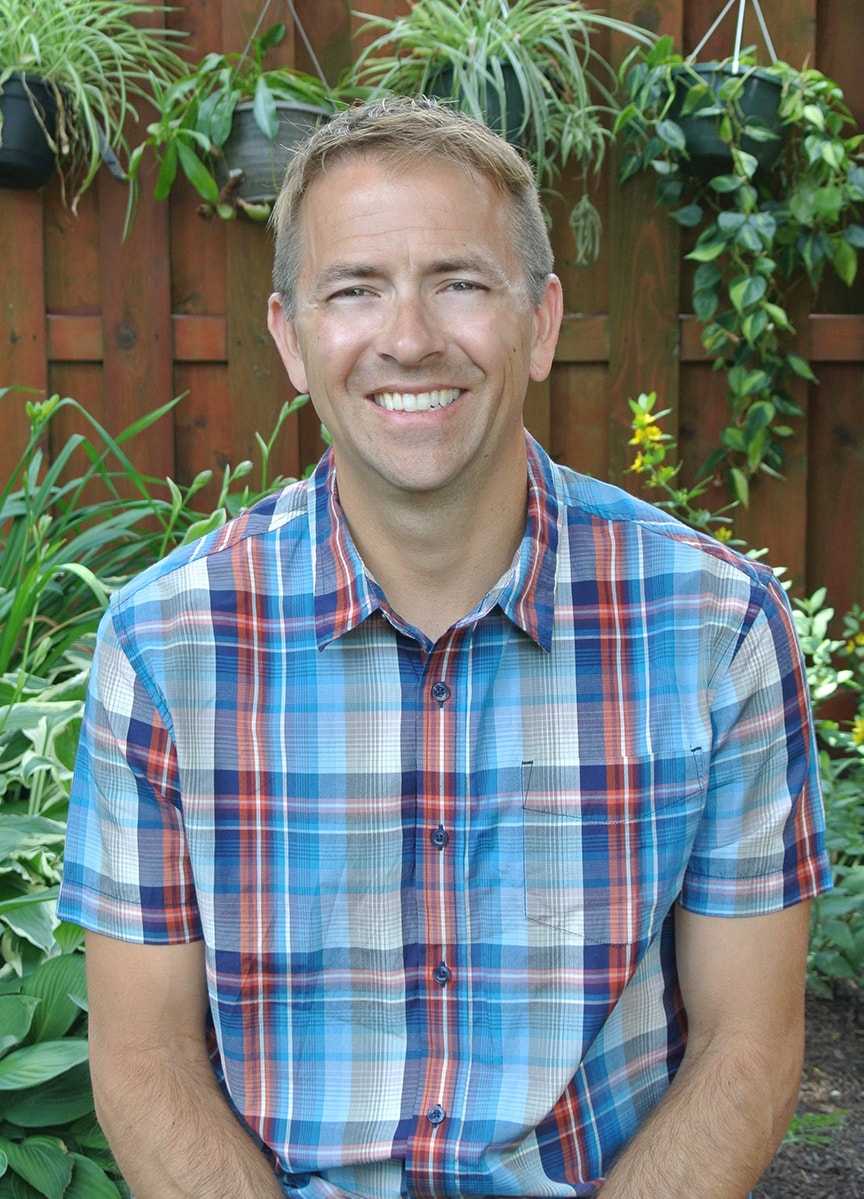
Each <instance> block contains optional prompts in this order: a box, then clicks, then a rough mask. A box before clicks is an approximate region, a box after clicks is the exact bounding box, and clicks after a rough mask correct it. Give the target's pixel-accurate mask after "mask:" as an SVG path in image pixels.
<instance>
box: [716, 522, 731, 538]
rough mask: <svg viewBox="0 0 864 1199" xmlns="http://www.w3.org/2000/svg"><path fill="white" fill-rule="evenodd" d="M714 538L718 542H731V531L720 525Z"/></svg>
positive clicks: (726, 526)
mask: <svg viewBox="0 0 864 1199" xmlns="http://www.w3.org/2000/svg"><path fill="white" fill-rule="evenodd" d="M714 536H715V537H716V538H717V540H718V541H731V540H732V530H731V529H730V528H729V526H728V525H721V526H720V528H719V529H718V530H717V532H716V533H715V534H714Z"/></svg>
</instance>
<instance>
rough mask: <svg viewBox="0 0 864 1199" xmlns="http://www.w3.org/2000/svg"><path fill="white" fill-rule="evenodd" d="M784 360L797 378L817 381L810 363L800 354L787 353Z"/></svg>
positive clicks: (812, 381)
mask: <svg viewBox="0 0 864 1199" xmlns="http://www.w3.org/2000/svg"><path fill="white" fill-rule="evenodd" d="M786 361H787V363H788V364H789V366H790V367H791V368H792V370H793V371H794V372H795V374H796V375H797V376H798V378H799V379H809V380H810V382H811V383H818V382H819V380H818V379H817V378H816V376H815V375H814V374H813V371H812V370H811V368H810V363H809V362H808V361H807V360H806V358H802V357H801V355H800V354H787V355H786Z"/></svg>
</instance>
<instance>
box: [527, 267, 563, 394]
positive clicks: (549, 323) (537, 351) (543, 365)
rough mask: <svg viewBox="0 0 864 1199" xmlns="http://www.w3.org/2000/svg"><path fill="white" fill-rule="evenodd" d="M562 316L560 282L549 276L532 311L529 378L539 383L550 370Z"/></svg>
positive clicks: (556, 278)
mask: <svg viewBox="0 0 864 1199" xmlns="http://www.w3.org/2000/svg"><path fill="white" fill-rule="evenodd" d="M563 316H564V294H563V291H562V288H561V280H560V279H559V278H558V276H557V275H550V276H549V277H548V278H547V280H546V292H545V294H544V296H543V299H542V300H541V301H540V304H539V305H538V307H537V308H535V309H534V341H533V343H532V345H531V362H530V376H531V378H532V379H533V380H534V382H535V383H541V382H542V381H543V380H544V379H545V378H546V376H547V375H548V374H549V372H550V370H551V369H552V363H553V361H554V359H555V347H556V345H557V344H558V331H559V330H560V328H561V321H562V319H563Z"/></svg>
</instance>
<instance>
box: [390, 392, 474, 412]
mask: <svg viewBox="0 0 864 1199" xmlns="http://www.w3.org/2000/svg"><path fill="white" fill-rule="evenodd" d="M458 395H459V388H458V387H447V388H441V389H439V390H438V391H421V392H420V393H419V394H417V393H415V392H412V391H379V392H377V393H376V395H375V396H374V397H373V398H374V400H375V403H376V404H377V405H378V407H379V408H386V409H387V410H388V411H389V412H429V411H431V409H433V408H446V407H447V405H448V404H452V403H453V401H454V400H455V399H456V397H457V396H458Z"/></svg>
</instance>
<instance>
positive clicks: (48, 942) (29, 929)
mask: <svg viewBox="0 0 864 1199" xmlns="http://www.w3.org/2000/svg"><path fill="white" fill-rule="evenodd" d="M36 894H37V895H38V896H39V899H40V901H42V902H38V903H33V904H23V903H21V904H18V905H17V906H15V907H12V906H11V904H10V903H9V902H7V903H4V904H3V905H2V906H3V908H4V909H5V910H4V911H3V912H2V917H3V921H4V922H5V923H6V924H8V925H9V927H10V928H11V929H12V930H13V931H14V932H16V933H17V934H18V936H19V937H23V938H24V940H25V941H29V942H30V944H31V945H34V946H35V947H36V948H37V949H41V950H42V951H43V952H44V953H47V952H48V951H49V950H50V949H51V948H52V946H53V944H54V923H55V916H54V902H53V898H52V899H48V898H47V897H45V892H36Z"/></svg>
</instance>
